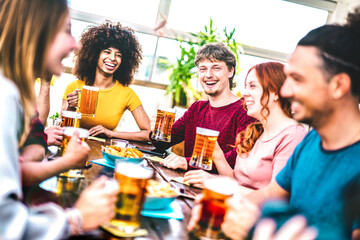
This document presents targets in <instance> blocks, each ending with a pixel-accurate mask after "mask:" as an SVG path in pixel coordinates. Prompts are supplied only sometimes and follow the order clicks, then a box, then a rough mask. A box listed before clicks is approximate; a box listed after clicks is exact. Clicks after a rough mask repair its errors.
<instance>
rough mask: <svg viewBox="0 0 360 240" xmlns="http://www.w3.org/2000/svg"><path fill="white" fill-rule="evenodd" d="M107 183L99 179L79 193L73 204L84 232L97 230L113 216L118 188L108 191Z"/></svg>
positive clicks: (103, 179) (102, 178)
mask: <svg viewBox="0 0 360 240" xmlns="http://www.w3.org/2000/svg"><path fill="white" fill-rule="evenodd" d="M107 181H108V178H107V177H105V176H101V177H99V178H98V179H97V180H95V181H94V182H93V183H92V184H91V185H90V186H89V187H88V188H87V189H85V190H84V191H83V192H82V193H81V195H80V197H79V199H78V200H77V202H76V203H75V208H77V209H78V210H79V211H80V213H81V216H82V219H83V229H84V230H85V231H90V230H94V229H96V228H98V227H99V226H100V225H102V224H104V223H106V222H108V221H109V220H110V219H112V218H113V217H114V215H115V203H116V200H117V194H118V193H119V187H118V185H116V184H115V185H114V187H112V188H111V189H109V188H108V187H106V182H107Z"/></svg>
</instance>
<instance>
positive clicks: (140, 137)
mask: <svg viewBox="0 0 360 240" xmlns="http://www.w3.org/2000/svg"><path fill="white" fill-rule="evenodd" d="M131 114H132V115H133V117H134V119H135V121H136V123H137V125H138V127H139V128H140V131H137V132H113V134H112V136H111V137H113V138H122V139H127V140H132V141H149V140H150V139H149V133H150V119H149V116H148V115H147V114H146V112H145V110H144V107H143V106H142V105H140V106H139V107H137V108H136V109H134V110H133V111H132V112H131Z"/></svg>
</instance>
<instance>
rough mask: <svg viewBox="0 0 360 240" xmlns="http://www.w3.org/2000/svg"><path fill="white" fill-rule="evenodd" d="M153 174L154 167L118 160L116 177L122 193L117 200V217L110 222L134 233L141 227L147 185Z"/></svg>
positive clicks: (124, 230) (120, 228) (115, 170)
mask: <svg viewBox="0 0 360 240" xmlns="http://www.w3.org/2000/svg"><path fill="white" fill-rule="evenodd" d="M153 174H154V170H153V169H152V168H146V167H143V166H141V165H139V164H135V163H127V162H123V161H120V160H116V162H115V169H114V178H115V179H116V180H118V182H119V184H120V193H119V194H118V200H117V202H116V210H115V217H114V218H113V219H112V220H111V221H110V223H111V224H112V225H113V226H115V227H117V228H118V229H119V230H120V231H123V232H126V233H132V232H134V231H135V230H136V229H138V228H139V227H140V214H141V210H142V207H143V204H144V200H145V193H146V185H147V181H148V179H150V178H152V176H153Z"/></svg>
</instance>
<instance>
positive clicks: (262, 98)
mask: <svg viewBox="0 0 360 240" xmlns="http://www.w3.org/2000/svg"><path fill="white" fill-rule="evenodd" d="M283 69H284V65H283V64H281V63H277V62H267V63H261V64H258V65H255V66H254V67H252V68H251V69H250V70H249V71H248V74H247V76H246V79H245V91H244V93H243V97H244V99H245V107H246V109H247V114H248V115H249V116H251V117H253V118H256V119H257V120H259V121H258V122H256V123H252V124H250V125H249V126H248V127H247V128H246V130H245V131H243V132H240V133H239V134H238V136H237V139H236V148H237V152H238V157H237V159H236V164H235V168H234V169H232V168H231V167H230V166H229V164H228V163H227V162H226V159H225V158H224V154H223V152H222V151H221V149H220V148H218V147H216V150H215V152H214V163H215V165H216V168H217V169H218V171H219V174H221V175H228V176H231V177H235V178H236V179H237V181H238V182H239V184H240V185H241V186H242V187H244V189H243V193H244V194H246V193H248V192H251V191H253V190H256V189H260V188H263V187H265V186H266V185H268V184H269V183H270V182H271V181H272V180H273V179H274V178H275V176H276V174H277V173H278V172H279V171H280V170H281V169H282V168H283V167H284V166H285V164H286V162H287V160H288V159H289V157H290V156H291V154H292V152H293V151H294V149H295V147H296V146H297V145H298V143H300V142H301V140H302V139H303V138H304V137H305V135H306V133H307V131H306V129H305V128H304V127H303V126H302V125H300V124H299V123H297V122H296V121H295V120H294V119H292V118H291V109H290V102H289V101H288V100H287V99H284V98H282V97H281V96H280V88H281V86H282V84H283V82H284V81H285V78H286V77H285V74H284V71H283ZM207 177H209V174H204V171H201V170H198V171H192V172H188V173H186V174H185V178H184V180H185V181H187V182H189V183H191V184H195V185H197V186H201V185H202V182H203V180H204V178H207Z"/></svg>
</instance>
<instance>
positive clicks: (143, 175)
mask: <svg viewBox="0 0 360 240" xmlns="http://www.w3.org/2000/svg"><path fill="white" fill-rule="evenodd" d="M115 172H117V173H120V174H122V175H125V176H127V177H131V178H138V179H149V178H151V177H152V176H153V173H154V170H153V169H152V168H145V167H143V166H141V165H139V164H136V163H127V162H124V161H122V160H117V161H116V164H115Z"/></svg>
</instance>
